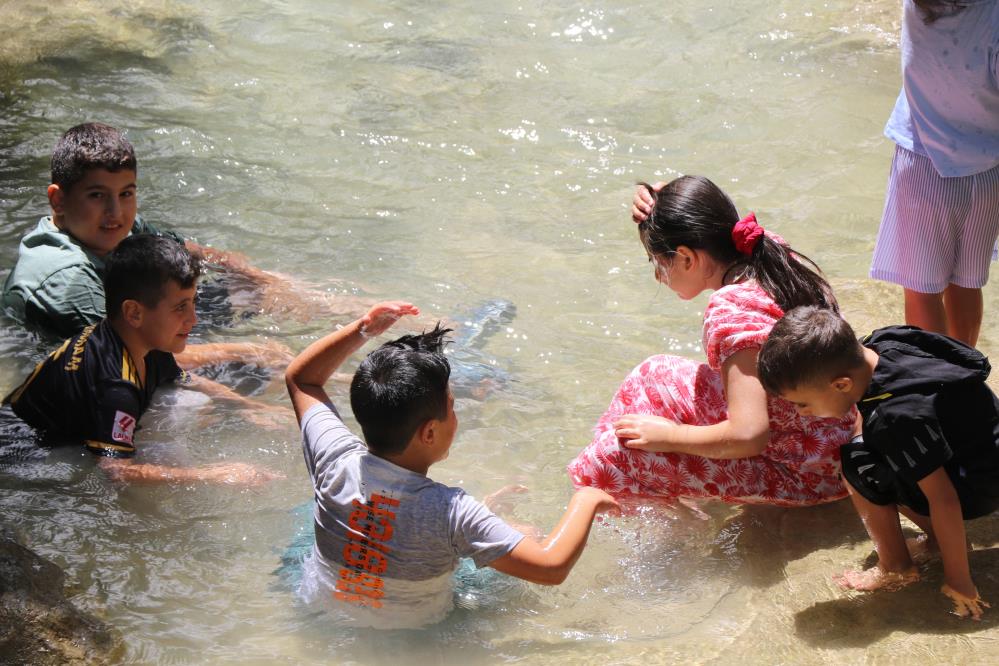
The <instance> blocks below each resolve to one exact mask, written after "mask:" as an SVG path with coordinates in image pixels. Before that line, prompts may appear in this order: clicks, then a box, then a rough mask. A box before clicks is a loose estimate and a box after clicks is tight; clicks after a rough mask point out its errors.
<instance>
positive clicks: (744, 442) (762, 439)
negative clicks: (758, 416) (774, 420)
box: [731, 427, 770, 458]
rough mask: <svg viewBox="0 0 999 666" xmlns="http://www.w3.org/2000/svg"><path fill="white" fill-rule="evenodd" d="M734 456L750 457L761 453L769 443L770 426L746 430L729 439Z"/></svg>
mask: <svg viewBox="0 0 999 666" xmlns="http://www.w3.org/2000/svg"><path fill="white" fill-rule="evenodd" d="M731 443H732V450H733V452H734V453H736V454H737V455H734V456H733V457H734V458H751V457H753V456H758V455H760V454H761V453H763V452H764V451H765V450H766V448H767V446H768V445H769V444H770V428H769V427H768V428H765V429H763V430H747V431H744V432H741V433H737V434H736V436H734V437H733V438H732V439H731Z"/></svg>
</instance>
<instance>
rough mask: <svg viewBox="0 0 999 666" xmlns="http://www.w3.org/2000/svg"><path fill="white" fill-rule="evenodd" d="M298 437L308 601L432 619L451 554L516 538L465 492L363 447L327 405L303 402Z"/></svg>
mask: <svg viewBox="0 0 999 666" xmlns="http://www.w3.org/2000/svg"><path fill="white" fill-rule="evenodd" d="M302 435H303V449H304V453H305V464H306V466H307V467H308V469H309V476H310V477H311V478H312V484H313V487H314V488H315V500H316V508H315V530H316V547H315V552H314V553H313V557H312V558H311V560H310V561H309V562H307V563H306V576H305V579H304V580H303V589H302V592H303V596H305V597H306V598H307V599H309V600H317V598H321V597H323V596H325V597H327V600H329V599H330V598H332V600H334V601H335V602H338V603H334V604H333V605H334V606H339V607H342V608H343V609H349V610H352V611H356V610H363V611H365V613H362V615H372V614H371V613H370V611H376V612H374V613H373V616H374V617H376V618H377V617H378V616H382V617H389V616H397V617H407V618H408V619H406V620H405V622H404V624H411V623H413V619H414V617H413V611H414V610H418V611H419V613H418V614H417V615H416V617H419V618H429V621H432V620H433V619H440V617H443V615H444V614H445V613H446V612H447V610H449V609H450V604H451V573H452V572H453V571H454V569H455V568H456V567H457V566H458V560H459V558H461V557H470V558H472V561H473V562H475V565H476V566H478V567H482V566H485V565H488V564H489V563H490V562H492V561H493V560H495V559H496V558H498V557H502V556H503V555H506V554H507V553H509V552H510V551H511V550H513V549H514V547H516V545H517V544H518V543H520V540H521V539H523V538H524V535H523V534H521V533H520V532H519V531H517V530H515V529H513V528H512V527H510V526H509V525H507V524H506V523H505V522H503V520H501V519H500V518H498V517H496V516H495V515H494V514H493V513H492V512H491V511H489V509H487V508H486V507H485V506H484V505H483V504H482V503H481V502H478V501H476V500H475V498H473V497H471V496H470V495H468V494H467V493H466V492H465V491H464V490H462V489H460V488H451V487H448V486H445V485H443V484H441V483H437V482H436V481H433V480H431V479H428V478H427V477H426V476H424V475H422V474H417V473H416V472H411V471H409V470H407V469H404V468H402V467H399V466H398V465H395V464H393V463H391V462H389V461H387V460H385V459H384V458H379V457H378V456H376V455H373V454H371V453H369V452H368V449H367V447H366V446H365V445H364V443H363V442H361V440H360V439H358V438H357V437H356V436H355V435H354V434H353V433H351V432H350V430H349V429H348V428H347V426H346V425H344V423H343V421H341V419H340V416H339V414H338V413H337V412H336V409H335V408H333V407H332V405H325V404H322V405H316V406H315V407H313V408H311V409H309V410H308V411H307V412H306V413H305V414H304V415H303V417H302ZM310 569H311V571H310ZM307 588H308V589H307ZM394 611H395V612H394ZM403 611H405V612H403ZM350 614H351V615H355V616H356V615H357V613H350ZM364 622H365V623H367V620H364ZM375 622H377V623H378V624H380V625H381V626H384V624H383V623H381V622H378V621H377V620H375ZM419 623H423V622H419ZM390 624H396V622H394V621H392V622H390Z"/></svg>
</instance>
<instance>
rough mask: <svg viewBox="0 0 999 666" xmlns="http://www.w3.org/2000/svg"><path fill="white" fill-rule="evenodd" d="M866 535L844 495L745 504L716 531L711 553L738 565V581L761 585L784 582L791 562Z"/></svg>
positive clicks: (768, 585)
mask: <svg viewBox="0 0 999 666" xmlns="http://www.w3.org/2000/svg"><path fill="white" fill-rule="evenodd" d="M865 539H867V534H866V533H865V532H864V530H863V527H862V525H861V524H860V521H859V520H858V519H857V514H856V512H855V511H854V509H853V507H852V506H851V505H850V503H849V501H847V500H841V501H838V502H832V503H830V504H822V505H819V506H814V507H806V508H798V509H787V508H781V507H772V506H755V505H748V506H744V507H742V508H741V510H739V512H738V513H737V514H736V515H735V516H733V517H732V518H730V519H728V520H726V521H725V523H724V524H723V525H722V526H721V528H720V529H719V530H718V536H717V537H716V539H715V545H714V551H713V555H714V556H716V557H718V558H719V559H721V560H730V561H731V562H733V563H736V564H737V566H736V568H735V571H734V576H735V579H736V580H738V581H739V582H740V583H742V584H744V585H749V586H752V587H755V588H761V589H762V588H767V587H770V586H772V585H775V584H777V583H780V582H781V581H783V580H784V579H785V578H786V576H787V572H786V567H787V565H788V563H790V562H793V561H796V560H800V559H802V558H804V557H806V556H808V555H810V554H811V553H814V552H816V551H819V550H826V549H830V548H837V547H841V546H843V545H844V544H851V543H856V542H859V541H863V540H865Z"/></svg>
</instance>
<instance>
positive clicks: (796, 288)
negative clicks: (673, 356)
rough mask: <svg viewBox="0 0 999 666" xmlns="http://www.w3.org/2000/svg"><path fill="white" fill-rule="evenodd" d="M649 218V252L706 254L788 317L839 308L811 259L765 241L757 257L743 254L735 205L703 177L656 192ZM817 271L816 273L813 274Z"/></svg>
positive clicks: (645, 239)
mask: <svg viewBox="0 0 999 666" xmlns="http://www.w3.org/2000/svg"><path fill="white" fill-rule="evenodd" d="M639 184H640V185H641V186H643V187H645V188H647V189H648V191H649V194H651V195H652V198H653V199H654V200H655V204H654V205H653V207H652V212H651V213H650V214H649V217H648V219H646V220H645V221H644V222H642V223H640V224H639V225H638V234H639V237H640V238H641V240H642V245H644V246H645V250H646V251H647V252H648V253H649V254H650V255H652V256H660V257H668V256H669V255H670V254H672V253H674V252H676V249H677V248H678V247H680V246H681V245H686V246H687V247H689V248H691V249H694V250H704V251H705V252H707V253H708V254H709V255H710V256H711V257H712V258H713V259H714V260H715V261H717V262H719V263H721V264H724V265H728V266H729V269H728V270H727V271H726V273H725V276H724V279H729V278H731V279H734V280H743V279H754V280H756V281H757V282H758V283H759V285H760V287H762V288H763V290H764V291H765V292H767V293H768V294H770V297H771V298H773V299H774V301H775V302H776V303H777V305H779V306H780V308H781V309H782V310H784V311H785V312H786V311H788V310H790V309H791V308H793V307H797V306H799V305H820V306H822V307H827V308H831V309H833V310H836V309H837V305H836V299H835V298H834V297H833V295H832V289H831V288H830V287H829V284H828V283H827V282H826V281H825V278H823V277H822V275H821V274H820V273H821V272H820V271H819V268H818V266H816V265H815V264H814V263H813V262H812V261H811V260H810V259H809V258H808V257H806V256H804V255H803V254H801V253H800V252H795V251H794V250H792V249H791V248H790V247H787V246H785V245H782V244H780V243H778V242H777V241H775V240H773V239H772V238H769V237H768V236H766V235H764V236H762V237H761V238H760V239H759V241H758V242H757V243H756V247H755V248H754V249H753V253H752V255H750V256H746V255H744V254H742V253H740V252H739V251H738V250H737V249H736V247H735V242H734V241H733V240H732V229H733V228H734V227H735V224H736V222H738V221H739V212H738V211H737V210H736V208H735V204H734V203H732V200H731V199H730V198H729V197H728V195H727V194H725V193H724V192H723V191H722V190H721V188H719V187H718V186H717V185H715V184H714V183H712V182H711V181H710V180H708V179H707V178H704V177H703V176H681V177H680V178H676V179H675V180H672V181H670V182H669V183H667V184H666V185H665V186H663V188H662V189H661V190H659V192H655V191H654V190H653V189H652V186H651V185H649V184H648V183H639ZM813 269H814V270H813Z"/></svg>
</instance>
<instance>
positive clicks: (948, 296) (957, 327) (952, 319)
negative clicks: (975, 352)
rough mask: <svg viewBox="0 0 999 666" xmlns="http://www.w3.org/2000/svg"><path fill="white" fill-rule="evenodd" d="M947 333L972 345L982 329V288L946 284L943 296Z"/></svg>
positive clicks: (976, 340) (975, 342)
mask: <svg viewBox="0 0 999 666" xmlns="http://www.w3.org/2000/svg"><path fill="white" fill-rule="evenodd" d="M943 303H944V309H945V310H946V312H947V335H949V336H950V337H952V338H956V339H958V340H960V341H961V342H964V343H967V344H969V345H971V346H972V347H974V346H975V345H976V344H977V343H978V334H979V332H981V330H982V312H983V306H982V290H981V289H969V288H967V287H959V286H957V285H956V284H950V285H947V290H946V291H945V292H944V297H943Z"/></svg>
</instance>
